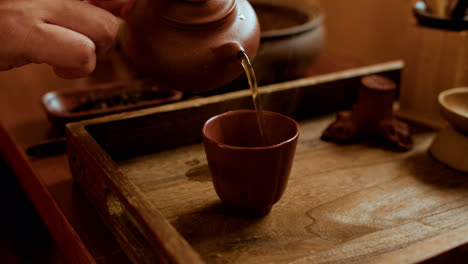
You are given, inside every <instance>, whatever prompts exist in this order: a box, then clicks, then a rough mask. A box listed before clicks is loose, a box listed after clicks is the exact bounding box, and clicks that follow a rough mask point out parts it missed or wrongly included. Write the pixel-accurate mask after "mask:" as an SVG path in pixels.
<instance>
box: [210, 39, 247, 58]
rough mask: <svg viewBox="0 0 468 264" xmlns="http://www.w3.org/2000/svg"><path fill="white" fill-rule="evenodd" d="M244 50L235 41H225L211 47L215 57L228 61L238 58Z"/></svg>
mask: <svg viewBox="0 0 468 264" xmlns="http://www.w3.org/2000/svg"><path fill="white" fill-rule="evenodd" d="M244 52H245V50H244V48H243V47H242V45H241V44H240V43H239V42H237V41H230V42H226V43H224V44H222V45H221V46H218V47H216V48H214V49H213V53H214V55H215V57H216V58H217V59H219V60H229V61H232V60H234V59H240V58H241V55H242V53H244Z"/></svg>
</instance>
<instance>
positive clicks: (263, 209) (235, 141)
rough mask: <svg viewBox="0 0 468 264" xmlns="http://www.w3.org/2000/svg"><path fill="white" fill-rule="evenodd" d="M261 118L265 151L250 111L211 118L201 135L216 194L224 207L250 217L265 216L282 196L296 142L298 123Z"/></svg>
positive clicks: (277, 116)
mask: <svg viewBox="0 0 468 264" xmlns="http://www.w3.org/2000/svg"><path fill="white" fill-rule="evenodd" d="M263 113H264V118H265V135H264V136H265V137H266V142H267V144H266V145H265V144H264V142H265V139H264V138H262V135H261V134H260V132H259V128H258V123H257V116H256V112H255V111H252V110H236V111H230V112H226V113H223V114H220V115H218V116H215V117H212V118H211V119H209V120H208V121H207V122H206V123H205V125H204V126H203V129H202V134H203V144H204V147H205V154H206V158H207V160H208V166H209V168H210V171H211V177H212V180H213V185H214V188H215V190H216V193H217V194H218V196H219V198H220V199H221V200H222V201H223V203H224V204H226V205H227V206H228V207H230V208H234V209H236V211H237V212H241V213H242V214H245V215H252V216H263V215H266V214H268V213H269V212H270V210H271V208H272V206H273V205H274V204H275V203H276V202H278V201H279V199H280V198H281V196H282V195H283V193H284V191H285V189H286V185H287V182H288V179H289V174H290V172H291V168H292V164H293V160H294V154H295V152H296V145H297V140H298V137H299V125H298V124H297V122H296V121H294V120H293V119H291V118H289V117H287V116H284V115H281V114H279V113H275V112H270V111H263Z"/></svg>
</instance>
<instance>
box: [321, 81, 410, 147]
mask: <svg viewBox="0 0 468 264" xmlns="http://www.w3.org/2000/svg"><path fill="white" fill-rule="evenodd" d="M395 91H396V85H395V83H394V82H393V81H392V80H390V79H388V78H386V77H383V76H378V75H370V76H366V77H363V78H362V79H361V87H360V90H359V97H358V101H357V103H356V104H355V105H353V109H352V111H342V112H339V113H338V114H337V118H336V120H335V121H334V122H333V123H332V124H330V125H329V126H328V127H327V129H326V130H325V131H324V132H323V134H322V139H324V140H331V141H338V142H349V141H351V140H352V139H353V138H355V137H356V136H358V135H365V136H371V137H376V138H378V139H382V140H384V141H385V142H388V143H390V144H391V145H392V146H394V147H395V148H397V149H399V150H409V149H411V148H412V147H413V140H412V138H411V131H410V128H409V126H408V125H407V124H406V123H404V122H402V121H400V120H398V119H396V118H395V117H394V116H393V109H392V106H393V100H394V98H395Z"/></svg>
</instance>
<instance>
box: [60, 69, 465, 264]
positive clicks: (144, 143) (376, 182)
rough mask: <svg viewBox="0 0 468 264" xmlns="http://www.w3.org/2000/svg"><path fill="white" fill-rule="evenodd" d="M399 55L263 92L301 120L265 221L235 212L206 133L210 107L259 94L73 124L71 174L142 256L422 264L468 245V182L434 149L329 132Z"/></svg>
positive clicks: (138, 258) (247, 104) (131, 250)
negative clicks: (362, 88)
mask: <svg viewBox="0 0 468 264" xmlns="http://www.w3.org/2000/svg"><path fill="white" fill-rule="evenodd" d="M401 67H402V63H401V62H400V61H397V62H390V63H386V64H382V65H374V66H369V67H364V68H359V69H354V70H349V71H344V72H339V73H335V74H329V75H323V76H318V77H313V78H308V79H300V80H297V81H292V82H286V83H281V84H275V85H270V86H266V87H262V88H261V94H262V100H263V103H264V105H265V108H266V109H268V110H272V111H277V112H281V113H283V114H286V115H289V116H293V117H295V118H297V119H301V120H302V121H301V122H300V128H301V134H300V140H299V144H298V148H297V153H296V158H295V163H294V165H293V170H292V173H291V178H290V181H289V184H288V187H287V189H286V192H285V194H284V196H283V197H282V199H281V200H280V201H279V202H278V203H277V204H276V205H275V206H274V207H273V209H272V211H271V213H270V214H269V215H267V216H265V217H264V218H256V219H250V218H238V217H235V216H233V215H230V214H229V213H228V212H226V211H225V210H224V208H223V206H222V205H221V202H220V200H219V199H218V197H217V196H216V193H215V191H214V189H213V187H212V183H211V181H210V175H209V171H208V168H207V165H206V160H205V156H204V151H203V147H202V145H201V144H200V143H199V142H200V140H201V135H200V134H201V127H202V125H203V123H204V122H205V121H206V120H207V119H208V118H209V117H211V116H213V115H216V114H218V113H221V112H225V111H227V110H231V109H240V108H252V103H251V98H250V92H249V91H248V90H244V91H238V92H233V93H229V94H223V95H218V96H212V97H208V98H201V99H195V100H191V101H184V102H179V103H175V104H171V105H165V106H161V107H155V108H151V109H145V110H139V111H135V112H131V113H122V114H118V115H113V116H107V117H103V118H98V119H93V120H88V121H83V122H80V123H72V124H69V125H68V126H67V139H68V140H67V144H68V153H69V160H70V167H71V170H72V173H73V177H74V179H75V180H76V182H77V183H78V185H79V186H80V187H81V189H82V190H83V192H84V193H85V194H86V195H87V197H88V198H89V199H90V201H91V202H92V204H93V205H94V206H95V207H96V209H97V211H98V212H99V214H100V216H101V217H102V219H103V220H104V222H105V223H106V224H107V225H108V227H109V228H110V230H111V231H112V232H113V234H114V235H115V237H116V238H117V240H118V241H119V243H120V244H121V246H122V248H123V249H124V251H125V252H126V254H127V255H128V256H129V258H130V259H131V260H132V261H133V262H135V263H155V262H156V263H159V262H160V263H167V262H171V263H202V262H208V263H330V262H333V263H335V262H336V263H349V262H354V261H357V262H371V263H412V262H418V261H421V260H424V259H427V258H430V257H432V256H435V255H437V254H439V253H441V252H444V251H446V250H448V249H451V248H454V247H456V246H458V245H461V244H463V243H466V242H467V241H468V199H467V198H468V183H467V179H468V178H467V177H466V175H463V174H461V173H457V172H455V171H452V170H450V169H448V168H446V167H444V166H443V165H441V164H439V163H438V162H436V161H434V160H433V159H432V158H431V157H429V156H428V155H427V148H428V146H429V144H430V142H431V140H432V137H433V135H434V133H433V132H430V131H421V132H419V133H416V134H415V135H414V140H415V147H414V149H413V150H411V151H409V152H395V151H392V150H391V149H388V148H386V147H385V146H382V145H379V144H377V143H372V142H358V143H355V144H350V145H336V144H334V143H330V142H324V141H321V140H320V139H319V137H320V134H321V132H322V131H323V129H325V127H326V126H327V125H328V123H329V122H330V121H331V120H332V119H333V115H332V114H328V115H322V116H321V114H323V113H325V112H330V111H334V110H337V109H339V108H344V107H349V106H350V104H351V103H352V102H353V101H354V99H355V97H356V92H357V88H358V87H359V79H360V78H361V77H362V76H364V75H368V74H374V73H379V74H383V75H386V76H389V77H391V78H393V79H395V80H398V77H399V73H400V70H401Z"/></svg>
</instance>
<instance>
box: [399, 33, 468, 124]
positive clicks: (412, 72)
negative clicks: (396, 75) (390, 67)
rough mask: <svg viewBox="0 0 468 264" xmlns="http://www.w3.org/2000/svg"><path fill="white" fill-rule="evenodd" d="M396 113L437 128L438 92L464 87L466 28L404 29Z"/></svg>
mask: <svg viewBox="0 0 468 264" xmlns="http://www.w3.org/2000/svg"><path fill="white" fill-rule="evenodd" d="M406 35H407V37H406V38H407V44H408V46H407V49H406V52H405V53H404V57H403V58H404V60H405V69H404V71H403V76H402V84H401V86H402V88H401V92H400V111H399V115H401V116H403V117H405V118H408V119H412V120H415V121H419V122H422V123H425V124H427V125H430V126H433V127H436V128H441V127H443V126H444V125H445V124H446V122H445V121H444V119H443V118H442V116H441V114H440V107H439V103H438V99H437V97H438V95H439V93H440V92H442V91H444V90H448V89H451V88H455V87H462V86H468V74H467V72H468V31H448V30H440V29H433V28H428V27H423V26H418V25H413V26H411V27H409V28H408V32H407V34H406Z"/></svg>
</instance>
